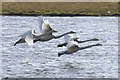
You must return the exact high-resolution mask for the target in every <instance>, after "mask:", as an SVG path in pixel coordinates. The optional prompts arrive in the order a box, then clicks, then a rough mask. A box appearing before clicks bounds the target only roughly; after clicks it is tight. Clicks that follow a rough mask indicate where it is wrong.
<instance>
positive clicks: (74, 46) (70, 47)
mask: <svg viewBox="0 0 120 80" xmlns="http://www.w3.org/2000/svg"><path fill="white" fill-rule="evenodd" d="M93 46H101V44H99V43H97V44H93V45H89V46H84V47H80V45H79V44H78V42H76V41H73V40H72V41H69V42H68V44H67V46H66V47H67V50H65V51H61V52H59V53H58V57H60V56H61V55H63V54H72V53H74V52H77V51H79V50H83V49H86V48H91V47H93Z"/></svg>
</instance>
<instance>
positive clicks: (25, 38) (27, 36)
mask: <svg viewBox="0 0 120 80" xmlns="http://www.w3.org/2000/svg"><path fill="white" fill-rule="evenodd" d="M34 34H35V29H33V30H28V31H27V32H26V33H23V34H22V35H20V37H21V39H19V40H18V41H17V42H16V43H15V44H14V46H16V44H19V43H25V42H27V43H28V44H29V45H33V44H34V43H33V35H34Z"/></svg>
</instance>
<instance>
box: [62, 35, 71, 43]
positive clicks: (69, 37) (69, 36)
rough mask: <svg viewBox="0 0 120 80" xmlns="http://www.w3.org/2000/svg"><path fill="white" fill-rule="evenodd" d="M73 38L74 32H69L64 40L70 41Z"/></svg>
mask: <svg viewBox="0 0 120 80" xmlns="http://www.w3.org/2000/svg"><path fill="white" fill-rule="evenodd" d="M71 38H73V34H67V35H65V36H64V40H65V42H68V41H70V40H71Z"/></svg>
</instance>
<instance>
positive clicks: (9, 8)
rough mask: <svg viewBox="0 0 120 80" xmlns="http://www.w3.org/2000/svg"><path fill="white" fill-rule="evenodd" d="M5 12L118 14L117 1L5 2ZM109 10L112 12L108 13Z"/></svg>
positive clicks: (3, 4)
mask: <svg viewBox="0 0 120 80" xmlns="http://www.w3.org/2000/svg"><path fill="white" fill-rule="evenodd" d="M2 10H3V14H26V15H27V14H34V15H41V14H42V15H51V14H53V15H55V14H82V15H83V14H86V15H112V14H118V3H117V2H3V3H2ZM107 11H110V12H111V13H110V14H108V13H107Z"/></svg>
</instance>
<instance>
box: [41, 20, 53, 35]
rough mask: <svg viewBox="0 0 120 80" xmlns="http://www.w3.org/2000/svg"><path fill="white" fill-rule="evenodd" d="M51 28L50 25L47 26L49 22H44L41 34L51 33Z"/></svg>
mask: <svg viewBox="0 0 120 80" xmlns="http://www.w3.org/2000/svg"><path fill="white" fill-rule="evenodd" d="M51 30H52V28H51V27H50V24H49V21H48V20H47V21H44V23H43V25H42V32H43V33H46V32H49V31H51Z"/></svg>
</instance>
